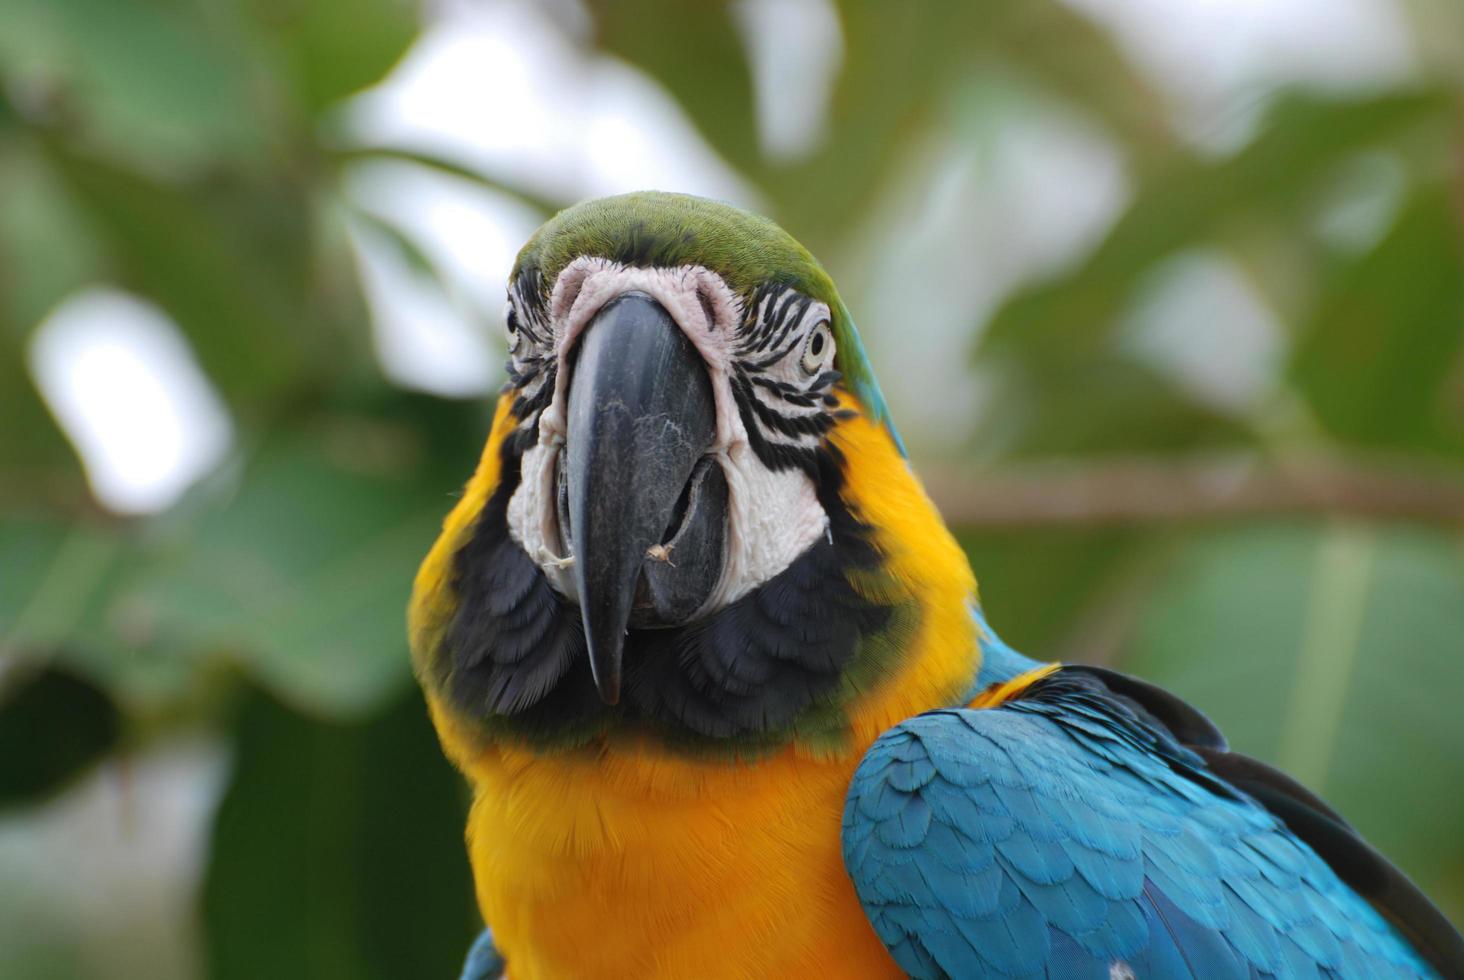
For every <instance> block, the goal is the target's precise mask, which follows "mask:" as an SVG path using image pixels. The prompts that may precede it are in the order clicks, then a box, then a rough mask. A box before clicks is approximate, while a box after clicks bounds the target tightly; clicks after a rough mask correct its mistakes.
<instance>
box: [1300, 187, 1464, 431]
mask: <svg viewBox="0 0 1464 980" xmlns="http://www.w3.org/2000/svg"><path fill="white" fill-rule="evenodd" d="M1455 208H1456V202H1455V200H1454V196H1453V194H1452V193H1450V191H1449V189H1447V188H1443V187H1431V188H1428V189H1426V190H1423V191H1421V192H1419V193H1418V194H1417V195H1416V196H1415V198H1414V199H1413V200H1412V201H1411V202H1410V203H1409V204H1408V205H1406V206H1405V207H1404V209H1403V211H1402V213H1401V214H1400V215H1399V216H1398V219H1397V222H1396V223H1395V224H1394V226H1393V229H1392V230H1391V231H1390V232H1389V233H1388V234H1387V236H1386V237H1384V238H1383V240H1382V241H1381V242H1379V243H1378V245H1377V247H1375V248H1374V249H1372V250H1371V251H1370V252H1368V253H1366V254H1364V255H1363V256H1361V257H1359V258H1358V259H1357V260H1356V261H1354V262H1351V263H1348V264H1347V265H1346V266H1344V267H1343V268H1341V269H1338V270H1337V271H1336V273H1335V276H1334V282H1333V283H1332V285H1331V288H1329V289H1328V290H1327V292H1326V294H1325V299H1324V300H1323V302H1322V303H1321V305H1320V306H1319V308H1318V309H1317V310H1316V312H1315V313H1314V314H1313V316H1312V318H1311V322H1310V323H1309V324H1308V325H1307V327H1306V328H1305V329H1304V331H1303V332H1302V334H1301V339H1300V341H1299V343H1298V345H1297V347H1296V350H1295V352H1294V355H1293V361H1292V366H1291V374H1292V378H1293V380H1294V382H1295V384H1296V387H1297V390H1298V391H1299V392H1300V393H1301V394H1302V395H1303V396H1304V397H1305V398H1306V399H1307V400H1308V401H1309V402H1310V404H1311V407H1312V410H1313V411H1314V412H1315V413H1316V416H1317V418H1318V419H1320V420H1321V422H1322V424H1323V425H1324V426H1325V427H1326V428H1327V430H1328V431H1329V432H1331V433H1333V434H1334V435H1337V436H1339V437H1341V438H1343V439H1346V440H1348V441H1351V442H1357V443H1361V444H1364V445H1369V446H1379V447H1390V448H1397V447H1407V448H1413V449H1446V450H1449V451H1452V452H1455V453H1458V452H1461V451H1464V411H1459V408H1460V405H1461V404H1464V216H1461V214H1460V213H1458V212H1456V210H1455ZM1451 410H1453V411H1455V412H1457V413H1458V414H1456V415H1454V416H1453V417H1451V416H1450V414H1449V413H1450V411H1451Z"/></svg>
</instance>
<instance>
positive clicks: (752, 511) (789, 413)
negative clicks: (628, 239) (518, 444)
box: [508, 256, 839, 704]
mask: <svg viewBox="0 0 1464 980" xmlns="http://www.w3.org/2000/svg"><path fill="white" fill-rule="evenodd" d="M539 281H540V277H539V276H538V275H527V276H526V274H525V273H523V272H521V273H520V274H519V277H518V278H517V279H516V280H515V281H514V286H513V288H512V289H511V294H510V295H511V297H512V298H511V300H510V312H509V316H508V323H509V345H510V350H511V354H512V361H511V371H512V378H513V384H514V385H515V386H516V388H517V390H518V392H519V394H518V398H520V399H522V400H523V408H522V413H523V417H522V419H521V420H520V421H519V423H518V424H519V427H520V429H521V430H522V431H523V433H524V439H525V441H526V442H529V443H530V448H529V449H527V450H526V451H525V453H524V456H523V462H522V474H523V475H522V478H521V482H520V484H519V487H518V489H517V490H516V491H515V492H514V494H513V496H512V498H510V500H509V505H508V527H509V532H510V534H511V535H512V536H513V537H514V539H515V540H517V541H518V542H519V543H521V544H522V545H523V547H524V549H525V551H526V552H527V553H528V554H529V555H530V556H531V557H532V558H533V559H534V560H535V562H536V563H537V564H538V565H539V567H540V568H541V570H542V571H543V573H544V574H545V576H546V577H547V578H548V579H549V581H550V582H551V584H552V585H553V587H554V588H555V590H556V591H557V592H559V593H560V594H562V595H564V596H565V597H566V598H568V599H570V600H571V601H573V602H576V603H578V604H579V606H580V609H581V613H582V623H583V627H584V631H585V637H586V641H587V645H588V652H589V665H590V669H591V671H592V673H593V676H594V679H595V681H596V684H597V685H598V688H599V692H600V695H601V697H602V698H603V699H604V700H605V701H606V702H607V703H610V704H614V703H615V702H616V701H617V700H618V699H619V695H620V684H621V667H622V664H621V659H622V653H623V646H624V638H625V635H626V629H627V627H628V626H629V627H635V628H642V629H666V628H674V627H678V626H683V625H685V624H687V623H690V622H693V621H696V620H698V619H699V618H703V617H705V616H706V615H708V614H709V613H712V612H714V611H716V610H718V609H722V608H725V607H726V606H727V605H728V604H729V603H731V602H733V601H735V600H737V599H739V598H741V597H742V596H743V595H745V594H747V593H748V592H749V591H751V590H752V589H754V588H756V587H757V586H760V585H762V584H763V583H764V582H766V581H768V580H770V579H772V578H773V577H775V576H776V575H777V574H778V573H779V572H781V571H783V570H784V569H785V568H787V567H788V566H789V565H790V564H792V562H793V561H794V560H795V559H796V558H797V557H798V556H799V555H801V554H803V553H804V552H805V551H807V550H808V548H809V547H810V546H811V545H812V544H813V543H814V542H815V541H817V540H819V539H820V538H822V537H823V536H824V535H825V534H826V532H827V531H828V528H829V517H828V514H827V513H826V511H825V510H824V508H823V505H822V504H821V503H820V502H819V497H818V490H817V486H816V483H815V481H816V480H817V479H818V470H819V462H818V454H819V453H820V451H822V447H823V440H824V436H825V434H826V433H827V432H828V430H829V429H830V428H831V427H832V426H833V424H834V418H835V416H834V413H835V411H836V410H837V408H838V399H837V398H836V397H835V396H834V395H833V394H832V392H831V389H832V387H833V385H834V383H835V382H836V381H837V380H838V379H839V373H838V371H836V370H834V369H833V363H834V354H835V341H834V336H833V331H832V328H831V322H832V313H831V311H830V307H829V304H828V303H826V302H823V301H821V300H818V299H816V298H814V297H813V296H810V295H807V294H804V293H802V292H800V291H799V290H798V288H797V287H795V286H791V285H785V284H781V283H775V282H765V283H762V284H760V285H759V286H758V287H757V288H756V290H755V291H754V292H753V293H752V295H751V296H750V297H748V298H747V299H744V298H743V297H740V296H738V295H737V294H736V293H734V292H733V291H732V289H731V288H730V287H729V286H728V285H727V283H726V281H725V280H724V279H723V278H722V277H721V276H720V275H718V274H717V273H716V272H715V271H713V270H712V269H709V268H706V267H705V266H701V265H683V266H679V267H676V268H670V269H667V268H639V267H636V266H630V265H626V264H624V263H621V262H616V261H613V260H610V259H605V258H601V257H592V256H581V257H579V258H576V259H575V260H574V261H572V262H571V263H570V264H569V265H568V266H566V267H565V268H564V269H563V270H562V271H561V272H560V273H559V274H558V276H557V277H556V279H555V281H554V284H553V286H552V288H550V289H549V290H548V295H547V296H545V295H544V293H543V292H541V291H540V290H536V289H534V288H532V287H531V284H537V283H538V282H539ZM526 287H529V288H526ZM516 414H518V413H517V412H516Z"/></svg>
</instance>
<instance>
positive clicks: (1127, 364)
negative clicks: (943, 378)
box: [973, 356, 1254, 456]
mask: <svg viewBox="0 0 1464 980" xmlns="http://www.w3.org/2000/svg"><path fill="white" fill-rule="evenodd" d="M984 376H985V378H986V380H987V381H988V383H989V384H990V385H991V394H990V396H989V398H990V402H989V403H990V404H991V405H993V406H999V409H997V410H991V411H987V412H984V413H983V414H982V417H981V419H980V421H979V423H978V427H977V430H976V434H975V436H974V437H973V442H974V444H977V445H980V446H982V447H983V448H985V449H987V450H988V451H990V450H995V451H998V452H1001V453H1003V454H1005V455H1008V456H1040V455H1062V454H1067V453H1113V452H1148V451H1153V452H1159V451H1165V450H1175V449H1180V448H1185V447H1195V446H1209V447H1237V446H1244V445H1247V444H1248V443H1250V442H1251V441H1252V440H1253V438H1254V437H1253V435H1252V434H1251V433H1250V432H1248V430H1247V428H1246V426H1245V425H1244V424H1243V423H1241V422H1238V421H1236V420H1235V419H1232V418H1228V417H1226V416H1224V415H1222V414H1220V413H1219V412H1217V411H1215V410H1214V409H1211V408H1208V407H1206V406H1203V405H1200V404H1198V403H1196V402H1195V401H1194V400H1193V399H1191V398H1189V397H1187V396H1186V395H1185V394H1183V393H1182V392H1181V391H1180V390H1179V389H1178V388H1176V387H1175V386H1174V385H1173V384H1172V383H1171V382H1169V381H1168V380H1166V379H1165V378H1163V377H1162V376H1160V375H1159V374H1158V373H1157V372H1155V371H1154V370H1153V369H1151V368H1149V367H1147V366H1145V365H1142V364H1139V363H1137V362H1135V361H1131V360H1126V359H1123V358H1119V357H1113V356H1102V357H1098V356H1094V357H1089V358H1078V357H1070V358H1069V357H1054V358H1049V359H1047V360H1032V361H1023V360H1019V359H1018V358H1015V357H1005V356H993V357H991V358H988V362H987V364H986V371H985V372H984Z"/></svg>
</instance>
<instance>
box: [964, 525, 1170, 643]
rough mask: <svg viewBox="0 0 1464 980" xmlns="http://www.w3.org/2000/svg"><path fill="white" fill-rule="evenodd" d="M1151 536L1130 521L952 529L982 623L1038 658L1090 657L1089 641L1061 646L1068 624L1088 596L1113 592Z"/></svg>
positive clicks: (1080, 611)
mask: <svg viewBox="0 0 1464 980" xmlns="http://www.w3.org/2000/svg"><path fill="white" fill-rule="evenodd" d="M1152 538H1153V535H1152V532H1149V531H1146V530H1135V529H1130V528H1100V529H1097V530H1087V529H1080V530H1041V529H1037V530H1033V529H1029V528H1024V529H1021V530H1016V531H995V530H990V529H983V530H981V531H980V532H973V531H958V532H957V539H958V540H959V541H960V542H961V546H962V547H963V548H964V549H965V550H966V554H967V555H968V556H969V557H970V559H971V568H972V569H973V570H974V571H975V572H976V581H977V583H979V585H980V589H981V606H982V609H983V610H984V611H985V613H986V619H987V622H989V623H990V624H991V626H992V628H993V629H994V630H996V632H997V633H998V634H999V635H1000V636H1001V638H1002V639H1003V640H1005V641H1006V642H1007V643H1009V644H1011V645H1012V647H1013V648H1015V649H1017V650H1021V651H1022V652H1023V653H1026V654H1027V655H1028V656H1032V657H1037V658H1039V659H1042V660H1052V659H1065V658H1066V657H1068V655H1069V654H1070V653H1071V654H1073V655H1075V656H1076V657H1077V658H1079V659H1083V658H1086V659H1087V660H1089V661H1091V660H1092V659H1093V658H1094V655H1095V651H1094V650H1093V649H1091V648H1088V649H1083V648H1079V649H1077V650H1072V651H1070V650H1069V649H1068V644H1069V641H1071V640H1074V639H1075V638H1074V637H1072V636H1070V635H1069V634H1068V629H1069V627H1070V626H1071V624H1072V623H1074V622H1075V621H1079V620H1081V619H1082V617H1083V615H1084V613H1085V612H1087V611H1088V610H1089V609H1091V608H1092V606H1093V605H1094V603H1095V602H1096V601H1099V600H1102V599H1108V600H1112V599H1114V596H1113V591H1114V590H1113V587H1112V586H1113V584H1114V583H1115V582H1116V581H1118V580H1120V579H1122V578H1123V577H1124V572H1125V570H1126V569H1127V568H1128V567H1129V566H1130V565H1132V564H1133V563H1134V561H1135V559H1136V557H1137V556H1138V555H1139V554H1141V553H1144V552H1147V551H1150V550H1152V544H1153V541H1152ZM1076 639H1079V640H1081V638H1076Z"/></svg>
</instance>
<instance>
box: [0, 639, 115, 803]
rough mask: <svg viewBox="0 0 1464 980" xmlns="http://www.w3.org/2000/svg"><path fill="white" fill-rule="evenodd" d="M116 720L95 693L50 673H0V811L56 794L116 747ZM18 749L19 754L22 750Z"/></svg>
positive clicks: (23, 669) (10, 667) (65, 674)
mask: <svg viewBox="0 0 1464 980" xmlns="http://www.w3.org/2000/svg"><path fill="white" fill-rule="evenodd" d="M121 728H122V723H121V715H120V713H119V712H118V710H117V706H116V705H115V704H113V703H112V699H111V698H110V697H108V696H107V693H106V692H105V691H103V690H102V689H101V688H100V687H97V686H96V685H95V684H93V683H91V682H90V681H88V680H85V679H83V678H81V677H78V676H77V675H75V674H73V673H71V672H69V671H66V670H60V669H57V668H55V667H40V666H36V665H33V664H30V663H27V662H25V661H20V662H14V661H12V662H10V663H9V664H7V665H5V666H4V671H3V673H0V745H5V746H9V749H7V750H6V751H5V752H0V808H3V807H6V806H15V805H17V804H22V803H33V802H36V801H38V800H40V799H42V798H44V797H46V796H48V795H50V794H52V793H55V792H57V791H59V790H60V789H62V788H64V787H65V786H67V785H69V784H70V782H71V781H72V780H73V779H75V778H76V777H77V776H78V775H80V774H81V773H82V772H83V771H84V770H86V769H87V768H88V767H89V766H91V765H92V764H94V763H95V762H96V761H97V760H98V759H100V758H102V756H104V755H106V754H107V753H108V752H110V751H111V750H112V748H113V747H114V746H115V745H116V744H117V740H118V737H119V735H120V733H121ZM22 746H23V748H20V747H22Z"/></svg>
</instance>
